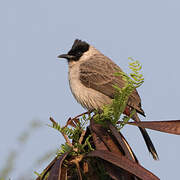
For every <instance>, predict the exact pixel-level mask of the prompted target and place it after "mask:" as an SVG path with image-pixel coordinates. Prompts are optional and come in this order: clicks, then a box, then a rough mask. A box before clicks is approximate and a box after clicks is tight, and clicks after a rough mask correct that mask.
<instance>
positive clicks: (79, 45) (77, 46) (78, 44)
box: [68, 39, 89, 60]
mask: <svg viewBox="0 0 180 180" xmlns="http://www.w3.org/2000/svg"><path fill="white" fill-rule="evenodd" d="M88 49H89V44H88V43H87V42H85V41H81V40H79V39H76V40H75V41H74V43H73V46H72V48H71V50H70V51H69V52H68V54H69V55H74V56H75V57H77V60H78V59H79V58H80V57H81V56H82V55H83V53H84V52H86V51H88Z"/></svg>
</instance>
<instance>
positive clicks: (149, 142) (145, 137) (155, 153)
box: [133, 113, 159, 160]
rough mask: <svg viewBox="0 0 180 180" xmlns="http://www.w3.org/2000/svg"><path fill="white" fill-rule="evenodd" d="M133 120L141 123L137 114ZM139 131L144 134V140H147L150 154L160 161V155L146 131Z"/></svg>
mask: <svg viewBox="0 0 180 180" xmlns="http://www.w3.org/2000/svg"><path fill="white" fill-rule="evenodd" d="M133 120H134V121H136V122H139V121H140V119H139V117H138V115H137V113H136V114H135V115H134V117H133ZM139 130H140V131H141V134H142V136H143V138H144V140H145V143H146V146H147V148H148V150H149V152H150V153H151V154H152V156H153V159H154V160H158V159H159V157H158V154H157V152H156V149H155V147H154V145H153V143H152V141H151V139H150V137H149V135H148V133H147V131H146V129H144V128H141V127H139Z"/></svg>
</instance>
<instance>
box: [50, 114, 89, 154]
mask: <svg viewBox="0 0 180 180" xmlns="http://www.w3.org/2000/svg"><path fill="white" fill-rule="evenodd" d="M90 118H91V117H90V116H88V117H87V116H86V115H83V116H82V117H81V118H79V121H78V122H77V123H76V126H75V127H72V128H69V127H61V126H60V124H58V123H57V122H56V123H53V125H49V126H50V127H52V128H54V129H56V130H58V131H59V132H60V133H62V134H63V136H64V137H65V136H67V137H68V139H69V140H71V141H70V143H71V144H68V143H67V142H66V143H65V144H62V145H61V147H60V149H58V151H57V153H56V154H57V156H61V155H62V154H64V153H66V152H70V154H71V155H73V156H75V155H79V154H82V153H85V152H88V151H91V150H93V148H92V147H91V144H90V142H89V138H90V137H91V136H88V137H87V138H86V140H85V142H84V144H81V142H79V140H80V137H81V135H82V134H83V132H84V131H85V128H86V127H87V124H88V122H89V119H90ZM85 147H88V148H87V149H86V150H85Z"/></svg>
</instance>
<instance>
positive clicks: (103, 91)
mask: <svg viewBox="0 0 180 180" xmlns="http://www.w3.org/2000/svg"><path fill="white" fill-rule="evenodd" d="M58 58H65V59H66V60H67V62H68V69H69V71H68V79H69V85H70V89H71V92H72V94H73V96H74V97H75V99H76V100H77V102H78V103H80V104H81V105H82V106H83V107H84V108H85V109H87V110H88V111H92V110H94V109H99V110H100V109H102V107H103V106H104V105H107V104H110V103H112V100H113V98H114V95H115V92H116V90H115V88H114V87H113V85H118V86H119V87H120V88H123V87H124V86H125V81H124V80H123V78H122V77H121V76H115V75H114V74H115V73H116V72H117V70H118V71H122V69H121V68H120V67H119V66H118V65H117V64H115V63H114V62H113V61H112V60H111V59H110V58H108V57H107V56H105V55H104V54H102V53H101V52H100V51H99V50H97V49H96V48H95V47H94V46H92V45H90V44H89V43H87V42H86V41H82V40H79V39H76V40H75V41H74V43H73V45H72V47H71V49H70V50H69V51H68V53H67V54H61V55H59V56H58ZM132 109H135V110H136V113H135V114H134V116H133V117H132V119H133V120H134V121H136V122H139V121H140V118H139V116H138V114H141V115H143V116H145V113H144V111H143V109H142V107H141V98H140V96H139V94H138V92H137V90H136V89H135V90H134V91H133V92H132V93H131V95H130V96H129V99H128V102H127V106H126V108H125V111H124V114H125V115H130V113H131V110H132ZM139 129H140V132H141V134H142V136H143V138H144V140H145V143H146V146H147V148H148V150H149V152H150V153H151V155H152V157H153V159H155V160H158V159H159V158H158V154H157V152H156V149H155V147H154V145H153V143H152V141H151V139H150V137H149V135H148V133H147V131H146V129H144V128H141V127H139Z"/></svg>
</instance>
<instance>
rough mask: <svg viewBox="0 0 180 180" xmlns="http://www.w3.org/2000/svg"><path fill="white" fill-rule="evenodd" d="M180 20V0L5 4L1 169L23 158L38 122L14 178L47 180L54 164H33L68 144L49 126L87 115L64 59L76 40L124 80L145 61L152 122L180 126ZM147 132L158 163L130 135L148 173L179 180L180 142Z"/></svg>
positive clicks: (1, 12)
mask: <svg viewBox="0 0 180 180" xmlns="http://www.w3.org/2000/svg"><path fill="white" fill-rule="evenodd" d="M179 17H180V3H179V1H178V0H151V1H143V0H136V1H133V0H126V1H123V0H119V1H102V0H100V1H97V0H91V1H84V0H76V1H70V0H54V1H48V0H31V1H27V0H16V1H12V0H11V1H10V0H6V1H1V2H0V22H1V26H0V49H1V53H0V83H1V85H0V114H1V125H0V142H1V145H0V146H1V147H0V162H1V163H0V169H1V168H2V167H3V165H4V163H5V162H6V159H7V157H8V153H9V152H10V151H12V150H18V148H19V146H20V145H19V144H18V143H17V138H18V136H19V135H20V134H21V133H22V132H24V131H26V130H27V129H28V126H29V124H30V122H31V121H32V120H35V119H36V120H40V121H41V122H42V124H43V127H42V128H40V129H38V130H37V131H35V132H33V133H32V135H31V137H30V139H29V140H28V143H27V144H26V145H25V146H23V148H21V151H20V154H19V156H18V159H17V163H16V166H15V167H14V171H13V173H12V174H11V175H10V178H11V179H13V180H19V179H18V177H19V176H20V175H21V174H23V173H24V172H26V171H29V173H30V174H32V175H33V171H35V170H36V171H38V172H41V171H42V169H43V168H45V167H46V165H47V164H48V162H46V163H44V164H42V165H41V166H40V167H38V168H36V167H35V165H34V164H33V163H34V162H35V161H36V160H37V159H38V158H39V157H41V156H43V154H45V153H46V152H48V151H52V150H55V149H57V148H58V147H59V146H60V144H61V143H63V139H62V137H61V136H60V135H59V134H58V132H56V131H54V130H53V129H50V128H49V127H48V126H47V124H48V123H50V122H49V117H50V116H52V117H54V119H55V120H56V121H59V122H60V123H61V124H62V125H63V124H65V121H66V120H67V119H68V118H69V117H73V116H75V115H77V114H80V113H82V112H83V111H84V110H83V108H82V107H81V106H80V105H79V104H78V103H77V102H76V101H75V99H74V98H73V96H72V94H71V92H70V89H69V84H68V77H67V75H68V74H67V73H68V66H67V62H66V61H65V60H60V59H58V58H57V55H59V54H61V53H66V52H67V51H68V50H69V49H70V48H71V46H72V43H73V41H74V40H75V39H76V38H79V39H82V40H85V41H87V42H89V43H90V44H92V45H93V46H95V47H96V48H97V49H99V50H100V51H101V52H102V53H104V54H105V55H106V56H108V57H110V58H111V59H112V60H113V61H115V62H116V63H117V64H118V65H120V66H121V68H122V69H123V70H124V71H125V72H128V62H129V60H128V57H133V58H134V59H137V60H139V61H140V62H141V64H142V65H143V74H144V77H145V83H144V84H143V85H142V87H140V88H139V89H138V91H139V93H140V95H141V99H142V106H143V109H144V111H145V113H146V116H147V117H146V120H173V119H179V118H180V111H179V100H180V94H179V89H180V85H179V77H180V70H179V67H180V60H179V53H180V21H179ZM142 119H143V118H142ZM148 132H149V134H150V136H151V138H152V140H153V142H154V145H155V147H156V149H157V152H158V154H159V158H160V160H159V161H154V160H153V159H152V157H151V155H150V154H149V152H148V151H147V149H146V146H145V144H144V141H143V139H142V137H141V134H140V132H139V131H138V129H137V128H136V127H130V126H128V125H127V126H126V127H124V128H123V134H124V136H125V137H126V138H127V140H128V142H129V143H130V145H131V146H132V148H133V149H134V151H135V154H136V155H137V157H138V159H139V160H140V163H141V164H142V165H143V166H144V167H145V168H147V169H148V170H150V171H152V172H153V173H154V174H156V175H157V176H158V177H160V179H162V180H169V179H178V178H179V161H180V155H179V152H180V137H179V136H176V135H169V134H165V133H160V132H155V131H151V130H148ZM33 176H34V175H33ZM34 177H35V176H34ZM26 179H27V178H26ZM29 179H30V177H29Z"/></svg>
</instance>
